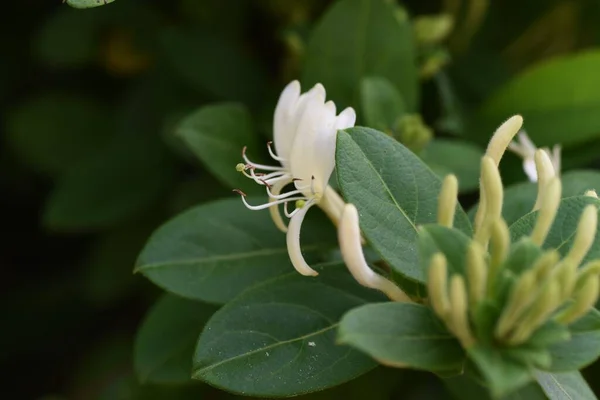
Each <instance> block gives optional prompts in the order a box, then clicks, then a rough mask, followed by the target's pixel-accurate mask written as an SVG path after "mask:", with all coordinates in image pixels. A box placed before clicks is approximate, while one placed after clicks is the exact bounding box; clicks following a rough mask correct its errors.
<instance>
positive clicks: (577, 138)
mask: <svg viewBox="0 0 600 400" xmlns="http://www.w3.org/2000/svg"><path fill="white" fill-rule="evenodd" d="M598 69H600V51H598V50H590V51H583V52H580V53H577V54H569V55H566V56H563V57H558V58H554V59H551V60H549V61H543V62H541V63H539V64H537V65H535V66H533V67H531V68H529V69H528V70H526V71H525V72H523V73H522V74H520V75H519V76H517V77H516V78H514V79H513V80H512V81H511V82H509V83H508V84H507V85H505V86H503V87H502V88H501V89H500V90H499V91H498V92H496V93H495V94H494V95H492V96H491V97H490V98H489V100H488V101H487V102H486V103H485V104H484V106H483V107H482V110H481V113H480V117H481V118H482V120H483V121H485V128H484V127H482V131H485V132H493V126H495V125H497V124H498V121H502V120H503V119H505V118H506V117H507V116H509V115H512V114H517V113H519V114H522V115H523V117H524V118H525V121H526V122H525V124H526V128H527V133H528V134H529V136H530V137H531V139H532V140H533V141H534V142H535V143H536V144H537V145H538V146H547V145H554V144H555V143H561V144H562V145H563V146H566V147H569V146H573V145H576V144H580V143H582V142H585V141H588V140H591V139H594V138H597V137H598V132H600V114H599V113H597V112H596V111H597V109H598V108H599V107H600V92H598V90H596V88H597V87H598V86H599V85H600V76H599V75H598V73H597V72H598Z"/></svg>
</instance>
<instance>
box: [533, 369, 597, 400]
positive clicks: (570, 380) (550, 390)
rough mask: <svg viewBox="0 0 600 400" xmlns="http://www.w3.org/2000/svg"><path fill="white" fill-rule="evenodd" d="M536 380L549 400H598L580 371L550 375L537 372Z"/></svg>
mask: <svg viewBox="0 0 600 400" xmlns="http://www.w3.org/2000/svg"><path fill="white" fill-rule="evenodd" d="M535 379H536V380H537V382H538V384H539V385H540V386H541V388H542V390H543V391H544V393H546V395H547V396H548V399H549V400H596V399H597V398H596V395H595V394H594V392H592V389H590V387H589V386H588V384H587V382H586V381H585V379H583V376H582V375H581V372H579V371H571V372H562V373H554V374H550V373H547V372H541V371H536V372H535Z"/></svg>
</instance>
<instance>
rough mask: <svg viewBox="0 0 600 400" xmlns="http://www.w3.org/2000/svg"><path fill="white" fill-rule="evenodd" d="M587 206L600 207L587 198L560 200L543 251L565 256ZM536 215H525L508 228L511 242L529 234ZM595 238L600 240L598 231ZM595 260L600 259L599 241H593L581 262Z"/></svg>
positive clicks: (599, 203) (593, 199)
mask: <svg viewBox="0 0 600 400" xmlns="http://www.w3.org/2000/svg"><path fill="white" fill-rule="evenodd" d="M589 204H593V205H594V206H596V208H598V207H600V200H598V199H596V198H593V197H589V196H575V197H569V198H566V199H562V200H561V202H560V207H559V209H558V213H557V214H556V218H555V219H554V223H553V224H552V228H551V229H550V232H549V233H548V237H547V238H546V241H545V242H544V245H543V247H544V248H545V249H556V250H558V252H559V253H560V254H561V255H563V256H564V255H566V254H567V252H568V251H569V250H570V249H571V246H572V245H573V240H574V238H575V231H576V229H577V224H578V223H579V218H580V217H581V213H582V211H583V209H584V208H585V206H587V205H589ZM537 213H538V212H537V211H534V212H530V213H529V214H525V215H524V216H523V217H521V218H520V219H518V220H517V221H516V222H515V223H514V224H512V225H511V226H510V235H511V239H512V241H513V242H514V241H516V240H518V239H519V238H521V237H523V236H526V235H529V234H530V233H531V231H532V230H533V227H534V226H535V221H536V218H537ZM599 229H600V228H599ZM596 237H598V238H600V235H599V234H598V231H596ZM596 258H600V240H595V241H594V243H593V244H592V247H591V248H590V250H589V251H588V253H587V255H586V256H585V258H584V260H583V262H584V263H585V262H586V261H589V260H594V259H596Z"/></svg>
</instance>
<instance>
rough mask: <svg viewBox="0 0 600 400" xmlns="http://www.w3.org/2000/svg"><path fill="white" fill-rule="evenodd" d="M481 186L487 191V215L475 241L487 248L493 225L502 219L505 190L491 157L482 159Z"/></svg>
mask: <svg viewBox="0 0 600 400" xmlns="http://www.w3.org/2000/svg"><path fill="white" fill-rule="evenodd" d="M481 185H482V187H483V190H484V191H485V196H484V197H485V204H486V205H485V214H484V215H483V220H482V221H481V224H480V226H479V227H477V228H476V229H477V230H476V231H475V240H476V241H477V242H479V244H481V245H482V246H483V247H484V248H487V244H488V240H489V237H490V225H491V223H492V222H493V221H494V220H496V219H500V218H501V217H502V201H503V195H504V190H503V188H502V179H501V178H500V172H499V171H498V167H497V166H496V164H495V163H494V160H493V159H492V158H491V157H489V156H483V157H482V159H481Z"/></svg>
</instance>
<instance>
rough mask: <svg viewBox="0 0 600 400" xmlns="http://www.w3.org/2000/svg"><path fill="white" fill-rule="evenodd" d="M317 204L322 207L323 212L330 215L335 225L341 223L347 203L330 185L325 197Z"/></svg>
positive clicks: (324, 194)
mask: <svg viewBox="0 0 600 400" xmlns="http://www.w3.org/2000/svg"><path fill="white" fill-rule="evenodd" d="M317 205H318V206H319V208H321V210H323V212H324V213H325V214H326V215H327V216H328V217H329V219H330V220H331V221H332V222H333V223H334V225H335V226H338V225H339V222H340V218H342V213H343V211H344V206H345V205H346V203H345V202H344V199H342V197H341V196H340V195H339V194H338V193H337V192H336V191H335V190H334V189H333V188H332V187H331V186H330V185H327V186H326V187H325V192H324V193H323V197H322V198H321V201H319V202H318V203H317Z"/></svg>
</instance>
